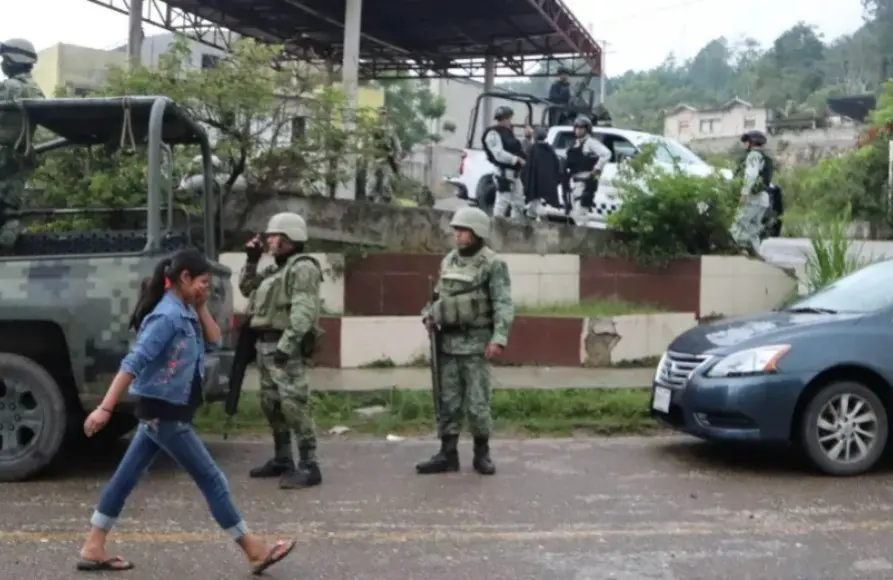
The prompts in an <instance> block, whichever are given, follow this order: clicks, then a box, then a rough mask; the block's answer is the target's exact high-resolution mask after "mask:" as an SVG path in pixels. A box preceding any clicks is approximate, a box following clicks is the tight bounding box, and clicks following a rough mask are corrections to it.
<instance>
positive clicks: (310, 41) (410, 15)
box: [89, 0, 601, 78]
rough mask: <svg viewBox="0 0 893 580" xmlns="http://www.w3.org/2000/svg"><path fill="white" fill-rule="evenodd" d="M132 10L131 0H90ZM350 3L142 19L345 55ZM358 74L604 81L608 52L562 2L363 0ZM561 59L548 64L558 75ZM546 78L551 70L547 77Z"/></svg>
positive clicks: (240, 7)
mask: <svg viewBox="0 0 893 580" xmlns="http://www.w3.org/2000/svg"><path fill="white" fill-rule="evenodd" d="M89 1H90V2H92V3H94V4H99V5H102V6H106V7H108V8H111V9H113V10H117V11H119V12H123V13H125V14H126V13H128V11H129V8H128V6H127V4H126V0H89ZM344 12H345V0H168V2H167V3H164V2H161V1H160V0H144V3H143V20H144V21H146V22H148V23H150V24H154V25H156V26H159V27H162V28H165V29H167V30H170V31H173V32H179V33H185V34H187V35H190V36H192V37H194V38H195V39H196V40H199V41H201V42H203V43H205V44H208V45H210V46H215V47H217V48H222V49H224V50H226V49H227V48H228V47H229V43H230V42H232V41H233V40H234V38H233V35H232V34H231V33H230V31H232V32H235V33H237V34H239V35H244V36H249V37H252V38H256V39H258V40H261V41H264V42H274V43H281V44H285V45H286V46H288V47H289V49H290V52H292V53H293V54H294V55H295V56H300V57H302V58H307V57H308V55H310V54H312V55H314V56H317V57H320V58H327V59H339V57H340V54H341V50H342V45H343V34H344V28H343V23H344ZM360 46H361V54H360V74H361V76H363V77H364V78H376V77H382V76H387V77H391V78H395V77H394V75H397V77H398V78H399V77H400V76H415V75H417V74H427V75H433V76H480V75H481V72H480V69H481V68H482V66H483V61H484V57H485V56H487V55H492V56H494V57H495V58H496V59H497V61H498V63H499V65H500V66H501V67H504V68H506V69H509V71H511V72H509V73H506V72H505V71H500V72H498V73H497V74H500V73H501V75H500V76H519V75H525V76H530V75H531V72H533V71H531V70H530V69H531V66H532V65H535V64H540V63H543V62H547V61H550V60H555V59H559V58H561V59H570V58H573V57H577V58H580V59H582V61H583V62H584V63H585V64H586V66H587V67H588V68H590V69H591V70H592V71H593V73H594V74H595V75H600V74H601V70H600V64H601V49H600V47H599V46H598V44H597V43H596V42H595V41H594V40H593V39H592V37H591V36H590V35H589V33H588V32H587V31H586V30H585V29H584V28H583V26H582V25H581V24H580V22H579V21H578V20H577V19H576V17H574V15H573V14H572V13H571V12H570V10H569V9H568V8H567V7H566V6H565V5H564V4H563V2H562V0H450V1H431V0H364V1H363V17H362V38H361V42H360ZM556 68H557V63H556V64H554V65H551V66H547V69H548V70H547V72H545V74H554V72H555V69H556ZM541 74H543V73H541Z"/></svg>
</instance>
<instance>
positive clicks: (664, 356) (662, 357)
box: [651, 352, 667, 382]
mask: <svg viewBox="0 0 893 580" xmlns="http://www.w3.org/2000/svg"><path fill="white" fill-rule="evenodd" d="M666 360H667V353H666V352H664V353H663V354H662V355H660V360H659V361H657V368H656V369H654V378H653V379H652V380H651V382H655V381H656V380H657V379H658V377H659V376H660V369H662V368H664V361H666Z"/></svg>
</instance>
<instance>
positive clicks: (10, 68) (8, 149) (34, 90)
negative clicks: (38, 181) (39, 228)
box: [0, 38, 45, 249]
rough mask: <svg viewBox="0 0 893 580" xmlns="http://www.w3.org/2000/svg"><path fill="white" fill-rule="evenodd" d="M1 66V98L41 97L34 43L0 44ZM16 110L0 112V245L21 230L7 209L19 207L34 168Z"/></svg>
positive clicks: (28, 141)
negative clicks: (34, 70) (9, 216)
mask: <svg viewBox="0 0 893 580" xmlns="http://www.w3.org/2000/svg"><path fill="white" fill-rule="evenodd" d="M0 59H2V60H0V68H2V71H3V74H4V75H5V76H6V79H5V80H3V81H0V101H15V100H18V99H43V98H45V95H44V94H43V91H41V90H40V87H38V86H37V83H35V82H34V77H32V76H31V70H32V69H33V68H34V65H35V64H37V51H36V50H34V45H33V44H31V43H30V42H29V41H27V40H25V39H24V38H12V39H10V40H7V41H6V42H3V43H0ZM23 122H24V119H23V118H22V113H21V112H19V111H0V247H2V248H4V249H9V248H11V247H12V246H13V245H14V244H15V241H16V239H17V238H18V235H19V231H20V229H21V228H20V224H19V220H17V219H8V218H7V215H6V214H7V212H8V211H16V210H18V209H20V208H21V205H22V201H23V200H22V198H23V197H24V194H25V185H26V183H27V181H28V178H29V177H30V176H31V174H32V173H33V172H34V169H35V168H36V167H37V160H36V159H35V157H34V151H33V149H32V147H31V139H32V137H33V135H32V134H31V133H32V131H33V130H34V126H33V124H32V125H31V126H28V127H26V126H23Z"/></svg>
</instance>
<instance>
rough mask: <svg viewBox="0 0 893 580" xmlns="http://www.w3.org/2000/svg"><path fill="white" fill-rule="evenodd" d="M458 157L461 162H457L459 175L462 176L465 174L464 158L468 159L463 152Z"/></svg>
mask: <svg viewBox="0 0 893 580" xmlns="http://www.w3.org/2000/svg"><path fill="white" fill-rule="evenodd" d="M460 157H461V159H462V160H461V161H460V162H459V175H462V174H463V173H464V172H465V158H466V157H468V152H466V151H463V152H462V154H461V156H460Z"/></svg>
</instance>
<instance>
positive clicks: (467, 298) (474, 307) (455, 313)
mask: <svg viewBox="0 0 893 580" xmlns="http://www.w3.org/2000/svg"><path fill="white" fill-rule="evenodd" d="M495 257H496V253H495V252H494V251H493V250H491V249H490V248H487V247H484V248H482V249H481V251H480V252H478V253H477V254H475V255H474V256H470V257H468V258H464V257H462V256H460V255H459V253H458V252H456V251H453V252H451V254H450V256H449V258H448V259H447V260H445V261H444V265H443V267H442V268H441V271H440V287H439V291H438V296H437V300H435V301H434V303H433V304H432V305H431V316H432V318H433V319H434V322H435V323H436V324H438V325H440V326H442V327H447V328H448V327H468V328H487V327H490V326H492V325H493V305H492V304H491V303H490V292H489V286H488V284H489V282H490V280H489V279H488V277H487V272H488V266H489V264H490V262H492V261H493V259H494V258H495Z"/></svg>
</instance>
